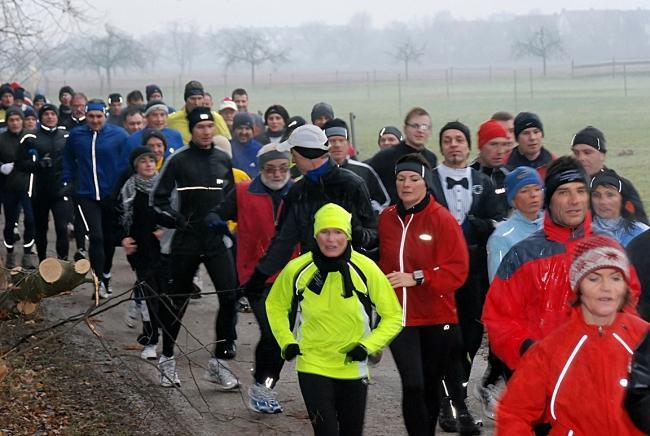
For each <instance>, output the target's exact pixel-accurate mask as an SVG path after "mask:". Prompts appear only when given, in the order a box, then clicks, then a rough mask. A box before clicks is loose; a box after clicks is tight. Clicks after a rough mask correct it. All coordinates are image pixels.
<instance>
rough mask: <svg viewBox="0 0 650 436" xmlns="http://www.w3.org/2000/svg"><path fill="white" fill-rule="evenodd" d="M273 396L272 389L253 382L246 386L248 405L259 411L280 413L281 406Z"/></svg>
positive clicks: (274, 393)
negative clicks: (248, 386)
mask: <svg viewBox="0 0 650 436" xmlns="http://www.w3.org/2000/svg"><path fill="white" fill-rule="evenodd" d="M275 396H276V392H275V391H274V390H273V389H270V388H267V387H266V386H264V385H263V384H260V383H255V384H253V385H251V387H250V388H248V407H250V408H251V410H254V411H255V412H259V413H268V414H274V413H282V406H281V405H280V403H278V400H276V398H275Z"/></svg>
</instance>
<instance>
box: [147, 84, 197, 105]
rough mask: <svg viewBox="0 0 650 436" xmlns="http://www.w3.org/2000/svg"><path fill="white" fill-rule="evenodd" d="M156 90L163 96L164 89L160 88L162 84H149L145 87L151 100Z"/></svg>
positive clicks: (148, 98)
mask: <svg viewBox="0 0 650 436" xmlns="http://www.w3.org/2000/svg"><path fill="white" fill-rule="evenodd" d="M154 92H158V93H160V97H161V98H162V97H163V92H162V89H160V86H158V85H154V84H151V85H147V86H146V88H144V93H145V94H146V96H147V101H149V100H151V94H153V93H154ZM185 100H187V97H185Z"/></svg>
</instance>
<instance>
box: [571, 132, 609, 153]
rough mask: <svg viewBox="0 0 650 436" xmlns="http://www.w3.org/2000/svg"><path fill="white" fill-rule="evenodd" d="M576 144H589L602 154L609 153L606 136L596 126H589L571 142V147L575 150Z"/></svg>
mask: <svg viewBox="0 0 650 436" xmlns="http://www.w3.org/2000/svg"><path fill="white" fill-rule="evenodd" d="M576 144H587V145H590V146H592V147H593V148H595V149H596V150H598V151H600V152H601V153H607V141H605V135H603V132H601V131H600V130H598V129H597V128H595V127H594V126H587V127H585V128H584V129H582V130H581V131H579V132H578V133H576V134H575V135H574V136H573V140H572V141H571V147H572V148H573V146H574V145H576Z"/></svg>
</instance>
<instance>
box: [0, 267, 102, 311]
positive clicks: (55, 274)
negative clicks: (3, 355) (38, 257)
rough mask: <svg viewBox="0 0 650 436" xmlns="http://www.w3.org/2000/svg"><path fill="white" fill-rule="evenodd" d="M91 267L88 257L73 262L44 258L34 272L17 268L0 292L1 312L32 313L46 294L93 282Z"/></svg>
mask: <svg viewBox="0 0 650 436" xmlns="http://www.w3.org/2000/svg"><path fill="white" fill-rule="evenodd" d="M89 270H90V262H88V261H87V260H86V259H82V260H79V261H77V262H76V263H72V262H67V261H62V260H58V259H54V258H48V259H45V260H44V261H43V262H41V264H40V265H39V268H38V271H36V272H33V273H25V272H23V271H22V270H21V269H14V270H12V272H11V274H12V275H11V277H12V282H13V283H12V285H11V286H10V287H9V289H7V290H6V291H5V292H1V293H0V313H4V314H5V316H6V313H9V314H17V313H31V312H33V311H34V310H35V308H36V306H35V305H36V304H37V303H38V302H40V301H41V300H42V299H43V298H47V297H51V296H53V295H57V294H59V293H61V292H65V291H70V290H72V289H74V288H76V287H77V286H80V285H82V284H84V283H92V282H93V280H92V278H86V275H87V274H88V271H89ZM14 278H15V280H14ZM28 303H30V304H28ZM19 305H20V308H19V307H18V306H19ZM30 310H31V312H30Z"/></svg>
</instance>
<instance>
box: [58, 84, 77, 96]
mask: <svg viewBox="0 0 650 436" xmlns="http://www.w3.org/2000/svg"><path fill="white" fill-rule="evenodd" d="M66 92H67V93H68V94H70V95H73V94H74V89H72V86H68V85H65V86H62V87H61V89H59V98H61V96H62V95H63V94H64V93H66Z"/></svg>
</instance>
